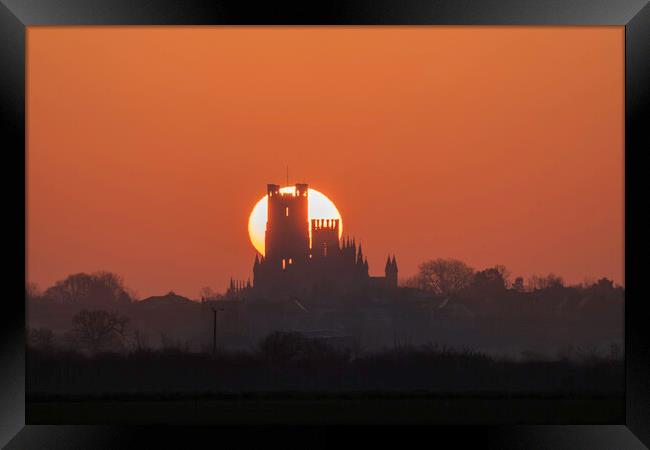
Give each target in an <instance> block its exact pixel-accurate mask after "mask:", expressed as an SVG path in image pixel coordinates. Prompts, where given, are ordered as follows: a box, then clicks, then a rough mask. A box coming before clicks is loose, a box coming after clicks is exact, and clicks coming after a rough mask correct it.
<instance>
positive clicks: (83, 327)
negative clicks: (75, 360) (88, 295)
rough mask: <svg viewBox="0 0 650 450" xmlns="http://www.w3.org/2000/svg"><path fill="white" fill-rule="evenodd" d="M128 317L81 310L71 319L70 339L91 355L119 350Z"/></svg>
mask: <svg viewBox="0 0 650 450" xmlns="http://www.w3.org/2000/svg"><path fill="white" fill-rule="evenodd" d="M128 322H129V319H128V317H125V316H120V315H118V314H116V313H110V312H108V311H102V310H97V311H88V310H85V309H84V310H82V311H80V312H79V313H77V314H76V315H75V316H74V317H73V318H72V336H71V337H72V338H74V339H75V340H76V342H77V343H78V344H79V345H80V346H81V347H82V348H85V349H87V350H89V351H90V352H92V353H96V352H99V351H103V350H114V349H117V348H121V347H122V346H123V343H124V338H125V330H126V325H127V323H128Z"/></svg>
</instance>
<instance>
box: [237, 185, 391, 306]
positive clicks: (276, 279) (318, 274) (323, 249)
mask: <svg viewBox="0 0 650 450" xmlns="http://www.w3.org/2000/svg"><path fill="white" fill-rule="evenodd" d="M307 192H308V185H307V184H296V185H295V191H294V192H291V193H283V192H281V191H280V186H279V185H276V184H269V185H267V198H268V216H267V223H266V233H265V248H266V255H264V256H260V255H256V256H255V262H254V264H253V283H252V285H251V284H250V283H247V284H243V283H239V284H238V283H236V282H232V281H231V284H230V287H229V289H228V291H227V293H226V294H227V295H231V296H236V295H238V294H239V295H245V296H246V297H251V296H252V297H257V298H265V297H266V298H274V297H283V298H287V296H289V297H291V296H295V297H299V298H317V297H319V296H327V295H332V294H335V293H336V294H341V293H346V292H359V291H362V290H367V289H368V288H375V289H377V288H379V289H391V288H396V287H397V262H396V260H395V256H394V255H393V257H392V258H391V257H390V256H389V257H388V259H387V261H386V266H385V276H383V277H370V276H369V275H368V260H367V259H366V258H365V257H364V255H363V250H362V249H361V244H359V245H358V246H357V243H356V242H355V240H354V239H350V238H345V239H342V240H340V239H339V227H340V223H339V221H338V220H337V219H314V220H312V221H311V223H310V222H309V218H308V214H307V211H308V202H309V200H308V196H307ZM310 231H311V243H310V238H309V236H310Z"/></svg>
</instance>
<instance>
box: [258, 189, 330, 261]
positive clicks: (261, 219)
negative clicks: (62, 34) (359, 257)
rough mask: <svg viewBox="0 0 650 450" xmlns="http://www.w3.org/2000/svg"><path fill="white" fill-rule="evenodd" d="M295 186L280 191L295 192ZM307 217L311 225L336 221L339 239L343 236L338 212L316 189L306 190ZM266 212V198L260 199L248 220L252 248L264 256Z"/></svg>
mask: <svg viewBox="0 0 650 450" xmlns="http://www.w3.org/2000/svg"><path fill="white" fill-rule="evenodd" d="M295 190H296V188H295V186H285V187H283V188H281V189H280V192H282V193H283V194H289V193H292V192H295ZM307 200H308V202H309V205H308V207H307V216H308V218H309V221H310V223H311V220H312V219H338V220H339V238H341V236H342V235H343V219H341V214H340V213H339V210H338V209H336V205H335V204H334V202H333V201H332V200H330V199H329V198H327V196H326V195H325V194H323V193H322V192H319V191H317V190H316V189H312V188H308V190H307ZM267 210H268V198H267V197H266V195H265V196H264V197H262V198H261V199H260V200H259V201H258V202H257V203H256V204H255V206H254V207H253V211H251V215H250V217H249V218H248V236H249V237H250V239H251V243H252V244H253V247H255V249H256V250H257V251H258V252H259V253H260V254H262V255H264V233H265V232H266V218H267ZM309 239H310V240H311V227H310V230H309Z"/></svg>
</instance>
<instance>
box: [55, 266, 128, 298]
mask: <svg viewBox="0 0 650 450" xmlns="http://www.w3.org/2000/svg"><path fill="white" fill-rule="evenodd" d="M43 297H45V298H47V299H51V300H54V301H57V302H62V303H86V304H93V303H94V304H115V303H128V302H131V301H132V295H131V294H129V293H128V292H127V289H126V287H125V286H124V283H123V281H122V278H121V277H120V276H119V275H116V274H114V273H111V272H95V273H93V274H87V273H77V274H74V275H70V276H68V277H67V278H66V279H65V280H62V281H57V282H56V284H55V285H54V286H52V287H50V288H48V289H47V290H46V291H45V292H44V293H43Z"/></svg>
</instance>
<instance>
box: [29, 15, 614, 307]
mask: <svg viewBox="0 0 650 450" xmlns="http://www.w3.org/2000/svg"><path fill="white" fill-rule="evenodd" d="M623 39H624V29H623V27H584V28H579V27H561V28H559V27H366V28H362V27H358V28H355V27H329V28H328V27H239V28H235V27H186V28H179V27H30V28H29V29H28V49H27V52H28V59H27V63H28V66H27V86H28V87H27V89H28V91H27V103H28V104H27V108H28V109H27V111H28V114H27V116H28V117H27V120H28V144H27V161H28V166H27V167H28V169H27V170H28V172H27V176H28V182H27V194H28V195H27V196H28V205H27V216H28V227H27V233H28V234H27V243H28V245H27V264H28V268H27V270H28V279H29V281H34V282H36V283H38V284H39V286H40V287H41V288H45V287H47V286H49V285H51V284H52V283H53V282H54V281H56V280H58V279H62V278H64V277H65V276H67V275H68V274H70V273H76V272H81V271H85V272H91V271H96V270H110V271H114V272H117V273H119V274H121V275H122V276H123V277H124V279H125V282H126V284H127V285H128V286H130V287H131V288H133V289H134V290H135V291H137V292H138V294H139V295H140V296H141V297H145V296H149V295H153V294H161V293H165V292H167V291H169V290H174V291H176V292H177V293H180V294H183V295H187V296H190V297H193V298H195V297H197V296H198V293H199V290H200V288H202V287H204V286H211V287H213V288H215V289H217V290H219V291H221V290H223V289H224V288H225V286H226V283H227V282H228V279H229V278H230V276H234V277H237V278H246V277H248V276H252V274H251V269H252V263H253V258H254V254H255V253H254V249H253V247H252V245H251V244H250V242H249V240H248V234H247V219H248V215H249V213H250V210H251V208H252V207H253V205H254V204H255V202H256V201H257V200H258V199H259V198H260V197H261V196H262V195H264V193H265V187H266V183H268V182H278V183H280V182H284V177H285V175H284V172H285V165H286V164H289V166H290V181H291V182H296V181H305V182H308V183H310V184H311V185H312V186H313V187H314V188H316V189H318V190H320V191H321V192H323V193H325V194H326V195H327V196H329V197H330V198H331V199H332V200H334V202H335V203H336V205H337V207H338V209H339V210H340V212H341V214H342V216H343V219H344V222H345V226H346V230H345V231H346V234H347V233H350V234H353V235H355V236H356V237H357V241H358V240H359V239H360V240H361V241H362V244H363V250H364V253H365V254H366V255H367V256H368V260H369V264H370V272H371V274H377V275H379V274H381V273H382V272H383V267H384V262H385V259H386V254H387V253H388V252H391V253H393V252H394V253H395V254H396V255H397V261H398V265H399V269H400V278H403V277H406V276H410V275H412V274H414V273H415V271H416V268H417V265H418V263H420V262H421V261H423V260H425V259H428V258H433V257H457V258H460V259H462V260H464V261H466V262H467V263H468V264H470V265H472V266H473V267H476V268H484V267H487V266H491V265H494V264H504V265H506V266H507V267H508V268H509V269H510V270H511V272H512V273H513V275H515V276H516V275H522V276H524V277H528V276H530V275H532V274H533V273H539V274H542V273H543V274H546V273H548V272H551V271H552V272H555V273H557V274H560V275H562V276H564V277H565V279H566V280H568V281H569V282H580V281H582V280H583V279H584V278H585V277H589V278H596V277H600V276H607V277H610V278H613V279H614V280H615V281H616V282H618V283H622V282H623V242H624V241H623V238H624V236H623V224H624V218H623V196H624V192H623V188H624V185H623V183H624V180H623V175H624V174H623V163H624V153H623V152H624V150H623V149H624V134H623V131H624V109H623V107H624V103H623V94H624V90H623V89H624V84H623V75H624V65H623V64H624V59H623V58H624V52H623V50H624V47H623V45H624V42H623Z"/></svg>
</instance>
